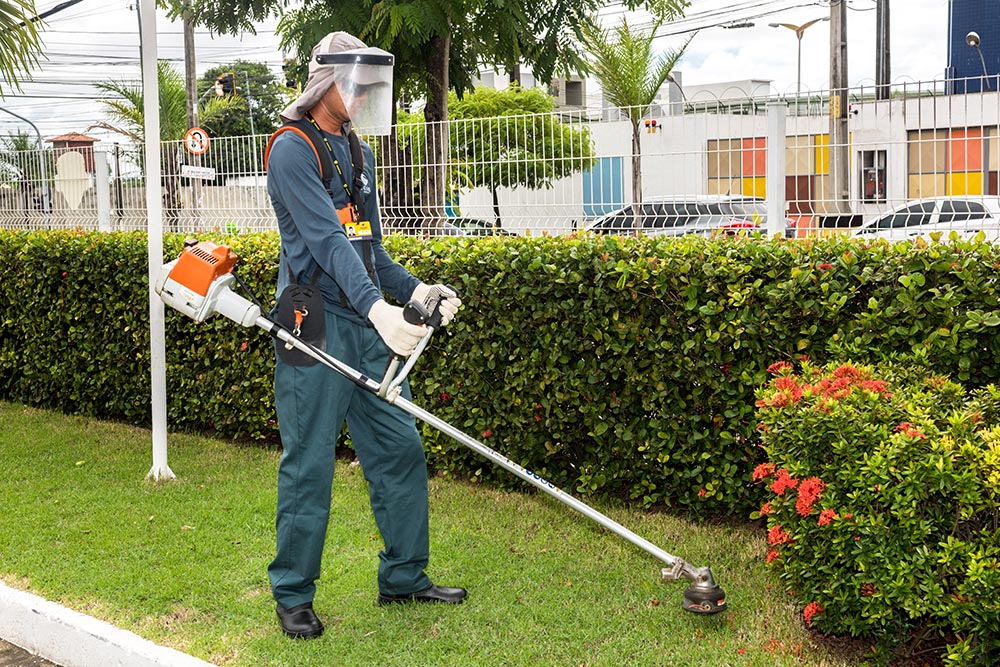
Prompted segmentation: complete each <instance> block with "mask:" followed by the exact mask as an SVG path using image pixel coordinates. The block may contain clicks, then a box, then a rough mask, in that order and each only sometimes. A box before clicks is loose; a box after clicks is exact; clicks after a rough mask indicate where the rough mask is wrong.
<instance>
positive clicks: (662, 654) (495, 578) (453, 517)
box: [0, 403, 850, 667]
mask: <svg viewBox="0 0 1000 667" xmlns="http://www.w3.org/2000/svg"><path fill="white" fill-rule="evenodd" d="M0 423H2V427H0V508H2V524H0V525H2V529H0V579H2V580H3V581H4V582H5V583H7V584H8V585H10V586H13V587H16V588H20V589H22V590H28V591H31V592H33V593H36V594H38V595H41V596H44V597H46V598H48V599H51V600H55V601H57V602H59V603H61V604H64V605H66V606H68V607H71V608H73V609H76V610H79V611H82V612H84V613H87V614H91V615H93V616H96V617H98V618H101V619H104V620H106V621H108V622H111V623H113V624H115V625H117V626H119V627H122V628H126V629H128V630H131V631H133V632H136V633H138V634H139V635H141V636H143V637H146V638H148V639H150V640H152V641H155V642H157V643H159V644H163V645H166V646H171V647H173V648H176V649H179V650H181V651H185V652H187V653H190V654H192V655H195V656H198V657H200V658H202V659H204V660H208V661H210V662H214V663H217V664H219V665H225V666H227V667H228V666H233V667H235V666H254V667H256V666H270V665H274V666H278V665H296V666H302V667H309V666H313V665H315V666H320V665H322V666H324V667H325V666H329V665H343V666H351V665H380V666H388V665H400V666H406V667H414V666H420V665H427V666H431V665H433V666H435V667H438V666H446V665H463V666H467V665H477V666H478V665H497V666H501V665H503V666H509V665H534V666H537V665H558V666H563V665H565V666H572V667H577V666H597V665H606V666H608V667H620V666H621V665H650V666H652V665H685V666H694V665H703V666H705V667H709V666H711V667H718V666H729V665H731V666H743V665H754V666H756V665H760V666H764V665H767V666H768V667H770V666H774V665H814V666H820V665H824V666H830V667H837V666H841V665H847V664H850V663H849V662H848V661H847V660H846V659H843V658H841V657H838V656H836V655H831V654H830V653H828V652H826V650H825V649H823V648H822V647H821V646H819V645H817V644H816V643H815V641H814V639H813V637H812V635H811V633H810V632H809V631H808V630H807V629H806V628H805V627H804V626H803V624H802V620H801V614H799V613H798V611H797V609H796V607H795V606H794V603H793V601H792V599H791V598H790V597H789V596H788V595H787V594H785V593H784V592H782V590H781V588H780V586H779V585H778V583H777V580H776V578H775V577H774V575H773V574H772V573H770V572H768V570H767V569H766V567H765V564H764V554H765V547H766V544H765V540H764V534H763V531H761V530H759V529H754V528H752V527H749V526H748V527H733V526H724V525H698V524H693V523H689V522H686V521H684V520H681V519H678V518H676V517H671V516H668V515H665V514H659V513H648V512H642V511H638V510H633V509H628V508H624V507H615V506H612V507H608V506H602V507H599V509H601V511H603V512H605V513H606V514H608V515H609V516H611V517H612V518H614V519H615V520H617V521H619V522H620V523H622V524H623V525H625V526H627V527H629V528H630V529H632V530H634V531H635V532H637V533H638V534H640V535H642V536H643V537H645V538H647V539H649V540H650V541H652V542H653V543H654V544H657V545H658V546H661V547H662V548H664V549H666V550H667V551H669V552H671V553H675V554H677V555H678V556H681V557H683V558H685V559H686V560H688V561H689V562H691V563H693V564H695V565H705V564H708V565H711V566H712V569H713V571H714V573H715V575H716V578H717V580H718V581H719V583H720V584H721V585H722V586H723V587H725V589H726V591H727V593H728V599H729V604H730V610H729V611H728V613H725V614H719V615H716V616H708V617H706V616H696V615H693V614H690V613H687V612H684V611H683V610H682V609H681V606H680V602H681V595H682V592H683V590H684V588H685V586H686V583H684V582H675V583H663V582H661V581H660V578H659V569H660V565H661V564H660V563H659V562H658V561H657V560H656V559H654V558H652V557H651V556H649V555H647V554H646V553H644V552H642V551H640V550H638V549H637V548H635V547H633V546H632V545H631V544H628V543H627V542H625V541H624V540H622V539H621V538H619V537H617V536H616V535H614V534H612V533H610V532H608V531H606V530H604V529H602V528H600V527H599V526H597V525H596V524H594V523H592V522H590V521H589V520H587V519H585V518H583V517H582V516H580V515H578V514H576V513H575V512H573V511H572V510H570V509H569V508H567V507H565V506H564V505H562V504H560V503H558V502H556V501H555V500H553V499H551V498H549V497H548V496H544V495H542V494H536V493H531V492H522V493H518V492H505V491H496V490H491V489H489V488H484V487H482V486H476V485H470V484H468V483H465V482H459V481H454V480H450V479H442V478H435V479H432V480H431V564H430V568H429V574H430V575H431V577H432V578H433V579H434V580H435V581H436V582H437V583H440V584H444V585H460V586H464V587H466V588H468V589H469V599H468V601H467V602H466V603H465V604H462V605H459V606H448V605H398V606H392V607H378V606H377V605H376V604H375V597H376V594H377V590H376V583H375V573H376V567H377V563H378V552H379V550H380V549H381V539H380V537H379V535H378V532H377V530H376V527H375V524H374V520H373V519H372V516H371V511H370V509H369V507H368V496H367V489H366V484H365V481H364V476H363V474H362V471H361V469H360V468H358V467H355V466H351V465H349V464H348V463H347V462H339V464H338V469H337V476H336V481H335V486H334V493H333V507H332V513H331V520H330V525H329V534H328V537H327V543H326V553H325V555H324V564H323V576H322V579H321V580H320V581H319V584H318V586H319V588H318V593H317V597H316V601H315V608H316V609H317V611H318V613H319V615H320V618H321V619H322V620H323V621H324V623H325V624H326V626H327V631H326V633H325V634H324V635H323V637H322V638H320V639H318V640H315V641H292V640H289V639H287V638H285V637H284V636H283V635H282V634H281V632H280V629H279V626H278V623H277V620H276V617H275V614H274V603H273V601H272V599H271V596H270V588H269V585H268V581H267V573H266V568H267V564H268V562H269V561H270V559H271V557H272V554H273V549H274V536H273V535H274V529H273V526H274V505H275V495H276V472H277V466H278V460H279V456H280V453H279V452H277V451H275V450H273V449H272V450H268V449H264V448H261V447H254V446H240V445H235V444H233V443H230V442H222V441H217V440H212V439H209V438H202V437H196V436H191V435H184V434H171V436H170V438H169V446H170V458H169V461H170V467H171V469H172V470H173V472H174V473H175V474H176V475H177V479H176V480H173V481H169V482H158V483H157V482H152V481H147V480H146V479H145V477H146V473H147V472H148V470H149V467H150V463H151V438H150V434H149V432H148V431H146V430H143V429H139V428H134V427H130V426H124V425H121V424H115V423H107V422H100V421H95V420H90V419H83V418H77V417H69V416H64V415H62V414H57V413H52V412H46V411H41V410H36V409H32V408H27V407H24V406H21V405H12V404H5V403H0Z"/></svg>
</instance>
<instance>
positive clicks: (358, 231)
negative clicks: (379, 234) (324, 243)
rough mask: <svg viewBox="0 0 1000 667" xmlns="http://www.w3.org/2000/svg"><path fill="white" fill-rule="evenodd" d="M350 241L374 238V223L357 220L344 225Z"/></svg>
mask: <svg viewBox="0 0 1000 667" xmlns="http://www.w3.org/2000/svg"><path fill="white" fill-rule="evenodd" d="M344 232H345V233H346V234H347V240H348V241H364V240H365V239H370V238H371V237H372V223H371V221H369V220H355V221H354V222H349V223H347V224H345V225H344Z"/></svg>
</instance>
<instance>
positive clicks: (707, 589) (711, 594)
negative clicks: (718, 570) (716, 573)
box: [681, 582, 727, 614]
mask: <svg viewBox="0 0 1000 667" xmlns="http://www.w3.org/2000/svg"><path fill="white" fill-rule="evenodd" d="M681 606H682V607H683V608H684V611H690V612H691V613H693V614H718V613H719V612H720V611H726V609H727V607H726V592H725V591H724V590H722V586H719V585H718V584H716V583H714V582H713V583H712V584H710V585H706V584H701V583H692V584H691V585H690V586H688V587H687V588H686V589H684V602H683V603H681Z"/></svg>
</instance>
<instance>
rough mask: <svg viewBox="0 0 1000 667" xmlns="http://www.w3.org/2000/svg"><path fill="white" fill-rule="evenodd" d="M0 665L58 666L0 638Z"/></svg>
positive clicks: (27, 666) (18, 666)
mask: <svg viewBox="0 0 1000 667" xmlns="http://www.w3.org/2000/svg"><path fill="white" fill-rule="evenodd" d="M0 667H58V665H56V664H55V663H54V662H49V661H48V660H45V659H44V658H39V657H38V656H37V655H31V654H30V653H28V652H27V651H25V650H24V649H23V648H18V647H17V646H14V645H13V644H10V643H8V642H5V641H4V640H2V639H0Z"/></svg>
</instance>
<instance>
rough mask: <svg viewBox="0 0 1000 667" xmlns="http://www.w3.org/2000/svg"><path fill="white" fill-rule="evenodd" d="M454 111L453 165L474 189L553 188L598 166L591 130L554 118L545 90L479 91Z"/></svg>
mask: <svg viewBox="0 0 1000 667" xmlns="http://www.w3.org/2000/svg"><path fill="white" fill-rule="evenodd" d="M449 108H450V109H451V118H452V120H453V121H456V122H453V123H451V124H450V128H451V155H452V163H453V164H454V165H455V167H456V168H457V169H458V170H459V171H461V172H463V174H464V175H465V179H466V180H467V182H468V183H469V184H470V185H472V186H480V187H488V188H491V189H493V190H495V189H496V188H498V187H509V188H516V187H518V186H524V187H527V188H531V189H539V188H551V187H552V183H553V182H554V181H556V180H558V179H560V178H564V177H566V176H569V175H570V174H572V173H575V172H578V171H582V170H584V169H587V168H588V167H590V166H592V165H593V163H594V159H593V144H592V142H591V139H590V131H589V130H588V129H587V128H585V127H583V128H574V127H572V126H570V125H567V124H565V123H563V122H561V121H560V120H559V119H558V118H556V117H555V116H554V115H552V111H553V109H554V108H555V102H554V101H553V99H552V98H551V97H549V95H548V94H547V93H546V92H545V91H543V90H541V89H540V88H534V89H531V90H523V89H521V88H518V87H516V86H513V87H511V88H508V89H506V90H494V89H492V88H477V89H476V90H475V91H474V92H472V93H471V94H469V95H466V96H465V97H464V98H462V99H458V98H457V97H456V96H454V95H453V97H452V99H451V101H450V102H449ZM458 121H468V122H458Z"/></svg>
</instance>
